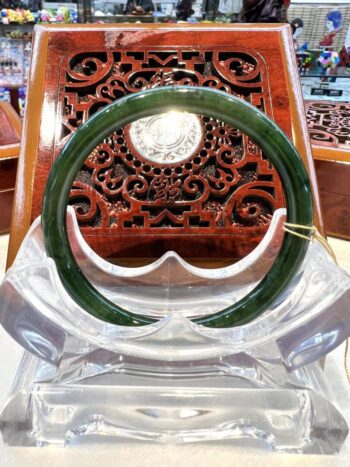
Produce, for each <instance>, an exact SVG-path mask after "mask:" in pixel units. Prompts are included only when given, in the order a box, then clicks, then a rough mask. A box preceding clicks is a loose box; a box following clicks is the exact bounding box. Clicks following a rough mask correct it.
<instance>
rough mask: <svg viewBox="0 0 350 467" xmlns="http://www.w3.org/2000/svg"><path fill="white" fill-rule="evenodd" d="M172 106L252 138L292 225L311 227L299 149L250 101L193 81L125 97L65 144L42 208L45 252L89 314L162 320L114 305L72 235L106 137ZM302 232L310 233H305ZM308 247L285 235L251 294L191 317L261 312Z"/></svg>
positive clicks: (112, 319)
mask: <svg viewBox="0 0 350 467" xmlns="http://www.w3.org/2000/svg"><path fill="white" fill-rule="evenodd" d="M170 110H180V111H187V112H192V113H196V114H202V115H206V116H209V117H213V118H217V119H219V120H221V121H224V122H225V123H227V124H229V125H232V126H233V127H235V128H238V129H239V130H241V131H242V132H243V133H245V134H247V135H248V136H250V137H251V138H252V139H253V140H254V141H255V142H256V143H257V144H258V145H259V146H260V147H261V149H262V150H263V152H264V153H265V154H266V156H267V157H268V158H269V160H270V161H271V162H272V164H273V165H274V166H275V168H276V169H277V171H278V173H279V175H280V177H281V180H282V184H283V187H284V193H285V199H286V207H287V222H290V223H293V224H300V225H306V226H311V225H312V224H313V208H312V195H311V188H310V182H309V178H308V175H307V172H306V170H305V168H304V165H303V162H302V160H301V158H300V156H299V154H298V153H297V151H296V149H295V148H294V147H293V145H292V144H291V143H290V141H289V140H288V139H287V137H286V136H285V135H284V134H283V133H282V131H281V130H280V129H279V128H278V127H277V126H276V125H275V124H274V123H273V122H272V121H271V120H270V119H269V118H268V117H266V115H265V114H263V113H262V112H260V111H259V110H257V109H256V108H255V107H253V106H252V105H250V104H248V103H247V102H245V101H243V100H242V99H239V98H236V97H233V96H230V95H228V94H226V93H223V92H221V91H215V90H212V89H208V88H199V87H189V86H169V87H162V88H157V89H152V90H149V91H144V92H140V93H138V94H133V95H129V96H126V97H124V98H122V99H119V100H117V101H116V102H113V103H112V104H111V105H109V106H107V107H105V108H103V109H102V110H101V111H100V112H98V113H97V114H95V115H94V116H93V117H92V118H90V119H89V120H88V121H87V122H86V123H84V124H83V125H82V126H81V127H80V128H79V129H78V130H77V132H76V133H75V134H74V135H73V136H72V137H71V139H70V140H69V142H68V143H67V144H66V146H65V147H64V148H63V150H62V153H61V155H60V156H59V157H58V159H57V160H56V162H55V163H54V165H53V167H52V170H51V172H50V174H49V178H48V182H47V186H46V191H45V195H44V203H43V210H42V228H43V236H44V242H45V247H46V252H47V255H48V256H49V257H51V258H53V259H54V261H55V263H56V266H57V270H58V273H59V276H60V279H61V281H62V284H63V286H64V288H65V289H66V291H67V292H68V294H69V295H70V296H71V297H72V299H73V300H74V301H75V302H76V303H77V304H78V305H80V306H81V307H82V308H83V309H85V310H86V311H87V312H88V313H90V314H91V315H93V316H95V317H96V318H99V319H101V320H104V321H107V322H109V323H113V324H117V325H121V326H141V325H146V324H151V323H153V322H155V321H156V320H154V319H152V318H149V317H145V316H142V315H137V314H134V313H131V312H129V311H127V310H124V309H123V308H121V307H119V306H118V305H115V304H114V303H112V302H110V301H109V300H107V299H106V298H105V297H103V295H101V294H100V293H99V292H98V291H97V290H96V289H95V288H94V287H93V286H92V285H91V283H90V282H89V281H88V280H87V279H86V278H85V276H84V275H83V273H82V272H81V270H80V268H79V266H78V265H77V263H76V261H75V258H74V256H73V254H72V251H71V248H70V246H69V241H68V236H67V230H66V206H67V202H68V197H69V191H70V188H71V186H72V184H73V181H74V179H75V176H76V173H77V172H78V170H79V169H80V168H81V166H82V164H83V163H84V161H85V159H86V158H87V156H88V155H89V154H90V153H91V152H92V150H93V149H94V148H95V147H96V146H97V145H98V144H99V143H100V142H101V141H102V140H103V139H104V138H106V137H108V136H109V135H110V134H111V133H113V132H114V131H117V130H119V129H120V128H121V127H123V126H124V125H126V124H128V123H131V122H132V121H134V120H137V119H139V118H144V117H148V116H150V115H154V114H159V113H164V112H167V111H170ZM301 233H304V234H305V235H309V232H308V231H307V230H305V231H301ZM307 247H308V241H307V240H306V239H303V238H298V237H296V236H293V235H291V234H289V233H286V234H285V237H284V240H283V244H282V247H281V250H280V252H279V254H278V256H277V258H276V260H275V262H274V264H273V266H272V267H271V269H270V271H269V272H268V273H267V274H266V276H265V277H264V278H263V279H262V281H261V282H260V283H259V284H258V285H257V286H256V287H255V288H254V289H253V290H252V291H251V292H250V293H249V294H248V295H247V296H245V297H244V298H243V299H241V300H240V301H238V302H237V303H235V304H233V305H231V306H229V307H227V308H225V309H224V310H222V311H220V312H218V313H215V314H212V315H208V316H204V317H201V318H197V319H194V320H193V321H195V322H196V323H199V324H202V325H205V326H208V327H230V326H238V325H242V324H245V323H248V322H250V321H251V320H253V319H254V318H256V317H258V316H259V315H260V314H261V313H263V312H264V311H265V310H266V309H267V308H268V306H269V305H271V303H272V302H273V301H274V300H275V299H276V298H277V297H278V296H279V295H280V294H281V293H282V292H283V291H284V290H285V289H286V287H287V286H288V284H289V283H290V281H291V280H292V279H293V277H294V276H295V274H296V272H297V271H298V269H299V267H300V265H301V262H302V261H303V258H304V256H305V253H306V250H307ZM213 300H215V296H214V297H213Z"/></svg>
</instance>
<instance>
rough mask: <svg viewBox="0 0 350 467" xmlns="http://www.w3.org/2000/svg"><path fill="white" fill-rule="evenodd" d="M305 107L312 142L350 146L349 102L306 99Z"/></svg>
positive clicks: (331, 145) (321, 144)
mask: <svg viewBox="0 0 350 467" xmlns="http://www.w3.org/2000/svg"><path fill="white" fill-rule="evenodd" d="M305 108H306V118H307V123H308V127H309V133H310V139H311V142H312V144H315V145H317V146H328V147H334V148H342V147H343V148H344V149H345V148H346V149H349V148H350V146H349V145H350V104H348V103H346V102H330V101H306V103H305Z"/></svg>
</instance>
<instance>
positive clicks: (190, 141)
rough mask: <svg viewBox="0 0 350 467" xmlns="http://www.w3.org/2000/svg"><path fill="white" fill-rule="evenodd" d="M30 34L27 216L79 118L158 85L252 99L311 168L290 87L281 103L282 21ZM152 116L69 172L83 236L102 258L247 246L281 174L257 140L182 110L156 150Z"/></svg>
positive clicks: (208, 253)
mask: <svg viewBox="0 0 350 467" xmlns="http://www.w3.org/2000/svg"><path fill="white" fill-rule="evenodd" d="M38 36H39V37H37V40H36V43H35V46H34V50H35V51H36V53H37V54H39V53H40V55H41V56H42V55H43V53H44V55H45V57H46V67H45V81H44V82H45V84H44V89H43V90H44V103H43V111H42V123H41V128H40V131H41V133H40V139H39V146H38V151H37V153H36V155H35V159H36V169H35V174H34V176H33V182H34V183H33V202H32V204H31V208H30V210H31V213H30V222H32V221H33V219H34V218H35V217H36V216H37V215H39V214H40V208H41V201H42V195H43V190H44V186H45V180H46V177H47V173H48V171H49V170H50V167H51V165H52V163H53V161H54V159H55V158H56V157H57V156H58V154H59V152H60V149H61V148H62V146H63V145H64V143H65V142H66V141H67V139H68V138H69V137H70V135H71V134H72V133H73V132H74V131H76V129H77V128H78V127H79V125H81V124H82V123H83V122H84V121H86V120H87V119H88V118H89V117H90V116H91V115H92V114H94V113H95V112H96V111H97V110H99V109H100V108H101V107H103V106H105V105H108V104H109V103H110V102H112V101H114V100H115V99H118V98H120V97H122V96H124V95H126V94H129V93H135V92H138V91H140V90H142V89H149V88H153V87H156V86H164V85H179V84H181V85H189V86H208V87H213V88H215V89H220V90H223V91H225V92H228V93H230V94H234V95H237V96H239V97H241V98H243V99H245V100H247V101H248V102H251V103H252V104H253V105H255V106H257V107H258V108H260V109H261V110H263V111H264V112H266V113H267V114H268V115H269V116H270V117H271V118H273V119H275V120H276V121H277V123H278V124H279V125H280V126H281V127H282V129H283V130H284V131H285V132H286V133H287V135H289V136H290V137H292V133H293V132H295V135H294V136H295V140H296V142H297V144H299V150H300V151H301V153H302V156H303V157H304V159H305V160H306V161H307V164H309V167H310V154H309V148H308V147H307V145H306V146H305V137H304V135H303V132H304V133H305V128H306V126H305V122H304V119H303V116H301V119H296V117H297V112H296V108H297V105H298V104H297V102H296V101H297V100H298V98H299V96H295V95H294V100H295V102H294V103H293V102H292V105H291V104H290V98H291V97H293V89H292V85H291V79H293V76H294V75H292V76H291V75H288V73H292V74H293V73H295V67H294V61H293V60H294V59H293V58H292V57H291V56H288V53H289V50H288V48H289V46H290V44H289V30H288V28H287V27H270V28H263V29H262V30H261V31H260V32H259V28H254V29H252V28H250V29H246V28H235V27H227V26H225V27H223V28H217V27H215V28H213V29H211V28H208V27H205V28H203V27H202V28H201V27H192V26H191V27H180V28H173V27H171V28H169V27H164V26H163V27H154V26H153V27H150V26H145V25H142V26H141V25H140V26H139V27H137V26H128V27H126V26H125V25H124V26H122V27H121V28H120V27H119V28H117V27H112V28H110V27H108V26H103V28H99V29H96V28H95V27H90V28H89V27H87V28H79V29H77V30H74V29H73V28H58V29H52V28H51V29H50V28H48V27H46V28H42V29H41V31H40V34H39V35H38ZM282 38H284V40H285V46H286V47H287V53H286V50H285V49H284V48H282V47H281V39H282ZM291 50H292V49H291ZM284 63H286V65H287V64H288V66H289V67H290V69H289V72H288V73H287V72H286V71H284V69H283V64H284ZM34 77H35V76H34V73H33V75H32V79H33V78H34ZM294 77H295V76H294ZM31 86H32V84H31ZM296 89H297V92H299V88H298V87H297V88H296ZM34 99H35V100H36V99H37V97H36V98H34V96H32V98H31V97H30V98H29V101H30V102H31V100H32V101H34ZM33 106H34V104H32V108H33ZM293 106H294V108H293ZM28 112H30V107H29V109H28ZM152 125H153V126H152ZM157 125H158V123H157V118H153V120H152V118H151V119H148V121H146V122H142V121H141V122H138V123H136V124H131V125H129V126H127V127H125V128H123V129H121V130H120V131H118V132H117V133H115V134H112V135H110V137H109V138H107V139H106V140H104V141H103V142H101V144H100V145H99V146H98V147H97V148H96V149H95V150H94V151H93V153H92V154H91V155H90V156H89V158H88V159H87V161H86V162H85V164H84V166H83V167H82V169H81V170H80V172H79V173H78V174H77V179H76V181H75V183H74V186H73V187H72V191H71V199H70V203H71V204H72V205H73V206H74V207H75V209H76V213H77V216H78V221H79V224H80V227H81V230H82V232H83V234H84V236H85V238H86V239H87V241H88V242H89V243H90V245H91V246H92V247H93V248H94V249H95V250H96V251H97V252H98V253H99V254H101V255H103V256H107V257H111V256H113V257H159V256H160V255H161V254H162V253H163V252H165V251H167V250H169V249H175V250H176V251H178V252H179V253H180V254H182V255H184V256H187V257H188V256H191V257H192V258H195V257H230V258H233V259H237V258H240V257H242V256H244V255H246V254H247V253H249V252H250V251H251V250H252V249H253V248H254V247H255V246H256V245H257V244H258V243H259V241H260V240H261V238H262V236H263V235H264V233H265V232H266V230H267V228H268V225H269V223H270V220H271V217H272V214H273V212H274V210H275V209H276V208H278V207H281V206H283V195H282V190H281V185H280V182H279V180H278V176H277V174H276V173H275V171H274V169H273V168H272V167H271V165H270V164H269V162H268V161H267V160H266V158H265V157H264V155H263V154H261V151H260V149H259V148H258V147H257V146H256V145H255V144H254V142H253V141H251V140H249V138H248V137H247V136H246V135H244V134H241V132H239V131H238V130H236V129H235V128H231V127H229V126H228V125H226V124H225V122H222V121H217V120H213V119H210V118H204V117H203V116H190V115H189V116H186V117H184V118H183V119H182V120H181V122H180V124H179V125H180V127H181V125H182V126H183V127H184V128H185V129H186V130H187V131H183V132H181V131H179V132H178V134H173V135H172V140H171V141H170V142H169V141H168V146H167V147H166V148H165V149H164V144H159V142H158V143H157V141H153V142H152V143H151V144H146V143H145V138H144V137H143V136H142V131H144V130H145V128H146V130H147V129H148V130H149V131H150V126H152V128H153V130H152V131H156V130H154V129H157ZM50 126H51V138H50V137H48V133H49V132H50V128H48V127H50ZM294 127H295V128H294ZM180 143H181V144H180ZM179 147H180V149H179ZM169 148H171V150H169ZM312 170H313V169H312V168H311V172H312Z"/></svg>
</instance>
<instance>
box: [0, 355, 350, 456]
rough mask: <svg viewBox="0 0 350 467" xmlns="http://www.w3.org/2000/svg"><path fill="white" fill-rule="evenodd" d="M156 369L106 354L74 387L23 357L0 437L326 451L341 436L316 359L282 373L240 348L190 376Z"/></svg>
mask: <svg viewBox="0 0 350 467" xmlns="http://www.w3.org/2000/svg"><path fill="white" fill-rule="evenodd" d="M68 360H70V358H69V357H68V356H67V361H66V362H65V359H63V367H64V366H65V365H66V364H68ZM113 360H114V361H113ZM242 364H243V365H244V367H245V374H244V375H242V374H240V371H239V368H240V365H242ZM69 365H70V367H71V368H74V362H73V363H72V361H69ZM105 370H106V369H105ZM164 370H165V368H159V367H158V365H157V362H148V365H147V362H145V361H144V360H142V361H141V360H140V361H137V360H135V359H134V358H132V359H129V360H128V359H127V358H126V357H125V356H124V357H123V356H121V355H114V356H112V355H109V369H108V371H107V372H105V373H102V374H95V375H93V376H90V377H88V376H86V377H85V378H81V377H80V378H79V382H78V383H76V384H75V383H74V378H75V376H72V380H70V376H69V375H63V374H59V373H60V369H59V370H57V369H55V368H54V367H51V366H50V365H48V364H47V363H45V362H43V361H40V360H38V359H37V358H35V357H33V356H30V354H28V353H26V354H25V356H24V358H23V360H22V363H21V365H20V368H19V371H18V373H17V376H16V380H15V382H14V387H13V389H12V392H11V394H10V395H9V398H8V400H7V403H6V406H5V409H4V411H3V413H2V416H1V423H0V427H1V431H2V435H3V439H4V442H5V443H6V444H8V445H22V446H23V445H24V446H25V445H27V446H48V445H62V446H64V445H70V444H82V443H90V442H98V441H100V442H113V443H116V442H120V441H125V440H128V441H131V440H140V441H149V442H160V443H194V442H205V443H209V442H212V443H220V444H221V443H225V444H229V445H233V446H234V445H237V446H241V447H242V446H246V447H252V448H255V449H256V448H258V449H262V450H264V451H282V452H293V453H313V454H331V453H335V452H337V451H338V450H339V449H340V448H341V446H342V444H343V442H344V440H345V438H346V436H347V433H348V428H347V425H346V422H345V420H344V418H343V417H342V415H341V414H340V412H339V411H338V409H337V408H336V406H335V405H334V402H333V400H332V396H331V394H330V391H329V388H328V385H327V383H326V380H325V376H324V374H323V371H322V369H321V367H320V365H319V364H318V363H313V364H310V365H308V366H307V367H304V368H301V369H299V370H296V371H294V372H291V373H287V372H286V371H285V370H283V366H281V364H280V363H277V364H276V363H268V362H262V361H256V360H255V359H252V358H251V357H249V356H248V355H244V354H240V355H233V356H229V357H226V358H224V359H222V358H221V359H218V360H217V361H213V360H212V361H206V362H198V363H197V365H194V367H192V369H191V373H190V374H188V369H187V370H186V368H185V369H182V368H181V365H176V364H174V365H173V366H171V365H169V364H168V365H167V371H164ZM61 371H62V373H64V371H65V370H64V368H61ZM266 375H269V378H267V376H266ZM69 380H70V381H69Z"/></svg>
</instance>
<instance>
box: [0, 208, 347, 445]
mask: <svg viewBox="0 0 350 467" xmlns="http://www.w3.org/2000/svg"><path fill="white" fill-rule="evenodd" d="M284 216H285V212H284V211H283V210H278V211H276V212H275V214H274V217H273V219H272V222H271V225H270V228H269V230H268V232H267V233H266V235H265V237H264V239H263V241H262V242H261V243H260V244H259V246H258V247H257V248H256V249H255V250H254V251H253V252H252V253H251V254H250V255H248V256H247V257H245V258H244V259H243V260H241V261H239V262H238V263H235V264H232V265H230V266H227V267H225V268H220V269H201V268H198V267H194V266H192V265H191V264H189V263H187V262H186V261H185V260H183V259H182V258H180V257H179V256H178V255H176V253H174V252H168V253H167V254H165V255H164V256H163V257H161V258H160V259H159V260H157V261H155V262H154V263H152V264H150V265H147V266H144V267H140V268H123V267H121V266H116V265H111V264H110V263H107V262H106V261H105V260H103V259H102V258H99V257H97V255H96V254H95V253H94V252H93V251H92V250H91V249H90V248H89V247H88V246H87V245H86V243H85V241H84V239H83V238H82V237H81V234H80V231H79V228H78V225H77V222H76V219H75V216H74V211H72V209H68V227H69V233H70V244H71V245H72V249H73V252H74V254H75V255H76V257H77V260H78V262H79V265H80V267H81V269H82V270H83V272H84V274H85V275H86V276H87V277H88V278H89V280H90V281H91V282H93V283H94V285H95V287H97V288H98V289H99V290H100V291H101V293H103V294H104V295H106V296H107V297H108V298H109V299H110V300H112V301H114V302H115V303H118V304H119V305H120V306H123V307H125V308H126V309H130V310H131V311H133V312H135V313H142V314H146V315H147V314H148V315H151V316H155V317H157V318H158V319H159V321H157V323H154V324H151V325H148V326H142V327H131V328H129V327H124V326H116V325H111V324H109V323H106V322H104V321H101V320H98V319H96V318H94V317H93V316H90V315H89V314H88V313H86V311H85V310H84V309H81V308H80V307H79V306H78V305H77V304H76V303H75V302H73V301H72V299H71V298H70V297H69V296H68V295H67V293H66V292H65V290H64V288H63V287H62V284H61V282H60V278H59V275H58V273H57V269H56V266H55V263H54V261H53V260H52V259H51V258H48V257H47V255H46V252H45V248H44V244H43V238H42V231H41V227H40V219H37V220H36V221H35V222H34V223H33V225H32V227H31V229H30V231H29V232H28V234H27V237H26V239H25V240H24V242H23V244H22V247H21V249H20V251H19V253H18V255H17V258H16V261H15V263H14V265H13V266H12V267H11V269H10V270H9V271H8V272H7V274H6V276H5V278H4V281H3V283H2V284H1V286H0V323H1V325H2V326H3V328H4V329H6V330H7V332H8V333H9V334H10V335H11V336H12V337H13V338H14V339H15V340H16V341H17V342H18V343H19V344H20V345H22V346H23V347H24V348H25V349H26V351H27V352H26V353H25V355H24V358H23V360H22V362H21V364H20V367H19V369H18V372H17V376H16V378H15V381H14V385H13V388H12V390H11V393H10V395H9V397H8V399H7V402H6V405H5V408H4V410H3V412H2V414H1V416H0V431H1V433H2V437H3V440H4V442H5V443H6V444H8V445H17V446H24V445H27V446H47V445H49V446H50V445H61V446H65V445H71V444H81V443H92V442H93V443H100V442H106V441H107V442H113V443H115V442H124V441H125V440H128V441H131V440H135V441H136V440H138V441H143V442H145V441H146V442H147V441H148V442H159V443H206V444H208V443H220V444H222V443H228V444H229V445H237V446H241V447H242V446H249V447H254V448H259V449H261V450H265V451H285V452H297V453H314V454H320V453H325V454H331V453H334V452H337V451H339V450H340V448H341V446H342V444H343V442H344V440H345V438H346V436H347V433H348V427H347V425H346V422H345V420H344V418H343V417H342V415H341V413H340V412H339V411H338V409H337V407H336V405H335V404H334V400H333V397H332V394H331V392H330V390H329V388H328V385H327V381H326V378H325V375H324V373H323V371H322V369H321V367H320V365H319V363H318V361H319V360H320V358H322V357H323V356H324V355H326V354H327V353H328V352H330V351H331V350H333V349H334V348H335V347H336V346H338V345H339V344H341V343H342V342H343V341H344V339H346V338H347V337H348V336H349V335H350V321H349V303H350V277H349V276H348V275H347V273H346V272H345V271H342V270H341V269H340V268H339V267H338V266H337V265H336V264H335V263H334V261H333V260H332V258H330V257H329V255H328V253H327V252H326V250H325V249H324V247H323V246H322V245H321V244H318V243H311V244H310V246H309V248H308V252H307V255H306V258H305V260H304V263H303V265H302V267H301V268H300V271H299V273H298V274H297V276H296V277H295V278H294V280H293V281H292V282H291V283H290V285H289V287H288V288H287V289H286V290H285V292H284V293H283V294H282V295H281V296H280V297H279V298H278V299H277V300H276V301H275V302H274V303H273V304H271V306H270V307H269V308H268V309H266V311H265V312H264V313H263V314H262V315H261V316H259V317H258V318H256V319H255V320H253V321H251V322H249V323H246V324H244V325H241V326H238V327H233V328H215V329H214V328H207V327H205V326H200V325H198V324H196V323H194V322H193V319H192V318H195V317H199V316H202V315H203V314H207V313H215V312H216V311H218V310H220V309H223V308H225V307H226V306H228V305H229V304H231V303H234V302H235V301H237V300H239V299H240V298H241V297H242V296H244V295H246V294H247V293H248V292H249V290H252V288H253V287H254V286H255V284H256V283H257V282H258V281H260V280H261V278H262V277H263V276H264V275H265V273H266V271H267V270H268V269H269V267H271V264H272V263H273V261H274V258H275V256H276V254H277V251H278V249H279V247H280V244H281V241H282V238H283V222H284Z"/></svg>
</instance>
